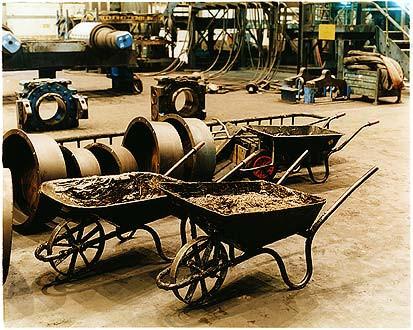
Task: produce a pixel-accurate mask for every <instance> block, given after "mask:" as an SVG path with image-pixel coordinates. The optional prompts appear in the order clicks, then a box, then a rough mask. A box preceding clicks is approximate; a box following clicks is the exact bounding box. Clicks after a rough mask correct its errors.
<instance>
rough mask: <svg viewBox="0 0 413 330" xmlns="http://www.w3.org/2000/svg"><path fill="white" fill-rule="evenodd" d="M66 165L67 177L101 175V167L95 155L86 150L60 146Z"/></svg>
mask: <svg viewBox="0 0 413 330" xmlns="http://www.w3.org/2000/svg"><path fill="white" fill-rule="evenodd" d="M60 149H61V150H62V153H63V157H64V159H65V163H66V170H67V177H68V178H80V177H85V176H92V175H101V174H102V173H101V170H100V165H99V162H98V160H97V158H96V157H95V155H94V154H93V153H92V152H91V151H90V150H88V149H85V148H68V147H65V146H60Z"/></svg>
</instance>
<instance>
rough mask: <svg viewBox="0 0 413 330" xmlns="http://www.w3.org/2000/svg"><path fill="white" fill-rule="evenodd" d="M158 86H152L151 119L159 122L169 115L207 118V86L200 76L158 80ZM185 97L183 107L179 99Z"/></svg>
mask: <svg viewBox="0 0 413 330" xmlns="http://www.w3.org/2000/svg"><path fill="white" fill-rule="evenodd" d="M156 80H157V81H158V84H157V85H156V86H151V118H152V120H159V119H160V118H161V117H162V116H164V115H167V114H178V115H180V116H181V117H184V118H188V117H193V118H199V119H205V118H206V110H205V92H206V85H205V84H204V83H202V82H200V77H199V76H179V77H176V78H172V77H161V78H156ZM180 97H183V102H181V103H183V104H182V105H179V104H178V98H180Z"/></svg>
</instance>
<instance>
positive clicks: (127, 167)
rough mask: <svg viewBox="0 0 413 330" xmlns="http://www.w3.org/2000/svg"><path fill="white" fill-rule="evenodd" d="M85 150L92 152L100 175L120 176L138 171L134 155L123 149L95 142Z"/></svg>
mask: <svg viewBox="0 0 413 330" xmlns="http://www.w3.org/2000/svg"><path fill="white" fill-rule="evenodd" d="M85 149H87V150H89V151H90V152H92V154H93V155H94V156H95V157H96V159H97V160H98V162H99V166H100V170H101V173H102V175H109V174H121V173H127V172H135V171H137V170H138V164H137V162H136V160H135V157H134V155H133V154H132V153H131V152H130V151H129V150H128V149H126V148H125V147H122V146H117V145H107V144H104V143H100V142H96V143H90V144H88V145H87V146H85Z"/></svg>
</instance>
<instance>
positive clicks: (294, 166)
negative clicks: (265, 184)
mask: <svg viewBox="0 0 413 330" xmlns="http://www.w3.org/2000/svg"><path fill="white" fill-rule="evenodd" d="M308 154H309V151H308V150H306V151H304V152H303V153H302V154H301V156H300V157H298V158H297V160H296V161H295V162H294V163H293V164H292V165H291V166H290V167H289V168H288V170H286V171H285V173H284V175H283V176H282V177H281V178H280V179H279V180H278V181H277V184H280V185H281V184H283V183H284V181H285V180H286V179H287V178H288V176H289V175H290V174H291V172H293V171H294V169H295V168H296V167H297V166H298V165H300V164H301V162H302V161H303V159H304V158H305V157H306V156H307V155H308Z"/></svg>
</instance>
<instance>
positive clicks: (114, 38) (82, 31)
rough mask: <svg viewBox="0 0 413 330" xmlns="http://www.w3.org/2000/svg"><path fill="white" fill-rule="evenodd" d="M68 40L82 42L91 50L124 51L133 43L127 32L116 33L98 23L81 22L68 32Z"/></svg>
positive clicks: (116, 31)
mask: <svg viewBox="0 0 413 330" xmlns="http://www.w3.org/2000/svg"><path fill="white" fill-rule="evenodd" d="M69 39H78V40H83V41H85V42H86V43H87V45H88V46H89V47H92V48H112V49H126V48H130V47H131V46H132V43H133V38H132V35H131V34H130V33H129V32H127V31H118V30H116V29H115V28H113V27H112V26H111V25H108V24H102V23H99V22H81V23H79V24H77V25H75V27H74V28H73V29H72V30H70V31H69Z"/></svg>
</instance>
